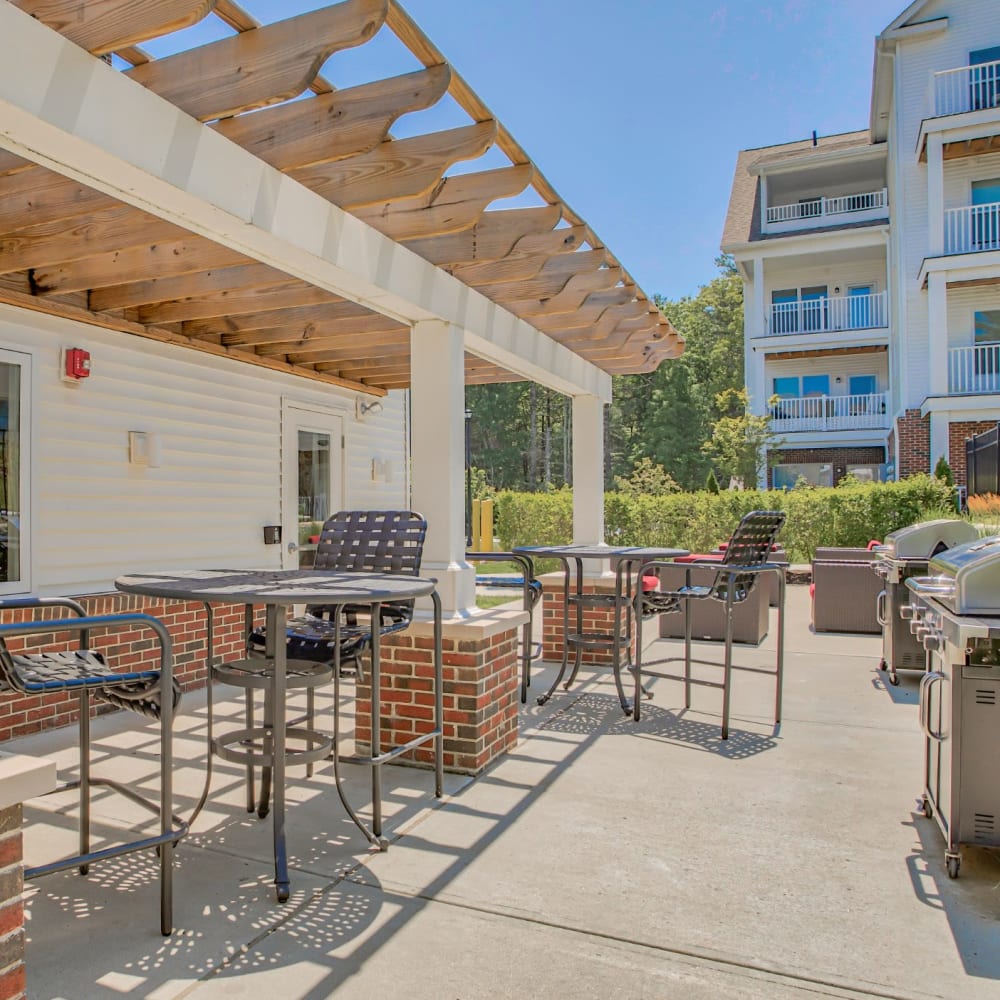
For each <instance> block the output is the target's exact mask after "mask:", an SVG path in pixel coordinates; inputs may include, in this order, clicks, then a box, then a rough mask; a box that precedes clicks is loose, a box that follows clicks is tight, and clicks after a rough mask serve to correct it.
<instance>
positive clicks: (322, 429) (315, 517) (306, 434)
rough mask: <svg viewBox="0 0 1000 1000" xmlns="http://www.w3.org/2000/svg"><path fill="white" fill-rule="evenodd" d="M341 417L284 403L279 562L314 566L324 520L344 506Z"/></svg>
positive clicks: (296, 565)
mask: <svg viewBox="0 0 1000 1000" xmlns="http://www.w3.org/2000/svg"><path fill="white" fill-rule="evenodd" d="M343 434H344V431H343V419H342V418H341V417H339V416H337V415H335V414H332V413H328V412H325V411H323V410H313V409H308V408H305V407H299V406H294V405H292V404H286V405H285V406H284V407H283V410H282V491H281V493H282V516H281V531H282V540H283V541H284V543H285V544H284V545H283V546H282V566H283V568H285V569H299V568H305V567H309V566H312V564H313V560H314V559H315V557H316V543H317V542H318V541H319V534H320V531H321V530H322V527H323V522H324V521H325V520H326V519H327V518H328V517H329V516H330V515H331V514H333V513H335V512H336V511H338V510H340V509H341V508H342V507H343V505H344V497H343V455H344V447H343V440H344V438H343Z"/></svg>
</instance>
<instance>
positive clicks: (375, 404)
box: [357, 396, 382, 420]
mask: <svg viewBox="0 0 1000 1000" xmlns="http://www.w3.org/2000/svg"><path fill="white" fill-rule="evenodd" d="M381 412H382V402H381V400H378V399H373V400H372V401H371V402H370V403H366V402H365V401H364V400H363V399H362V398H361V397H360V396H359V397H358V409H357V413H358V420H364V418H365V417H367V416H368V414H370V413H373V414H374V413H381Z"/></svg>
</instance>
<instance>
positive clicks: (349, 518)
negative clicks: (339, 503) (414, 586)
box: [314, 510, 427, 576]
mask: <svg viewBox="0 0 1000 1000" xmlns="http://www.w3.org/2000/svg"><path fill="white" fill-rule="evenodd" d="M426 535H427V522H426V521H425V520H424V519H423V518H422V517H421V516H420V515H419V514H415V513H414V512H413V511H411V510H342V511H338V512H337V513H336V514H334V515H332V516H331V517H330V518H328V520H327V521H326V523H325V524H324V525H323V531H322V534H320V536H319V544H318V545H317V547H316V562H315V563H314V565H315V567H316V569H329V570H341V571H344V572H353V573H402V574H405V575H409V576H417V575H418V574H419V573H420V560H421V558H422V556H423V551H424V538H425V537H426Z"/></svg>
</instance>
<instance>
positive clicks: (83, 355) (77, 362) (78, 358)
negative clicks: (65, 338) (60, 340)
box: [64, 347, 90, 379]
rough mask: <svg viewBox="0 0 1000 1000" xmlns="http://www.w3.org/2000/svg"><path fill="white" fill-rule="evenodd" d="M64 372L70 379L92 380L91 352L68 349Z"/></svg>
mask: <svg viewBox="0 0 1000 1000" xmlns="http://www.w3.org/2000/svg"><path fill="white" fill-rule="evenodd" d="M64 371H65V377H66V378H68V379H81V378H90V351H84V350H81V349H80V348H79V347H67V348H66V367H65V369H64Z"/></svg>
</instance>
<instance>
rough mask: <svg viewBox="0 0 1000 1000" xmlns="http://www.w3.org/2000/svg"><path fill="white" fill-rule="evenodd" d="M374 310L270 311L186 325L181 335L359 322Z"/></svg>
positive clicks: (340, 306)
mask: <svg viewBox="0 0 1000 1000" xmlns="http://www.w3.org/2000/svg"><path fill="white" fill-rule="evenodd" d="M370 315H371V310H369V309H366V308H365V307H364V306H359V305H358V304H357V303H356V302H347V301H345V300H343V299H341V300H339V301H336V300H335V301H329V302H324V303H323V304H321V305H308V306H300V307H298V308H290V309H283V310H282V311H281V316H280V317H276V316H275V314H274V313H273V312H271V311H270V310H266V309H265V310H263V311H260V312H253V313H245V314H244V315H242V316H214V317H210V318H208V319H193V320H190V321H188V322H185V323H184V324H183V326H182V330H181V332H182V333H183V334H184V336H186V337H200V336H204V335H206V334H215V333H244V332H246V331H248V330H264V329H268V328H270V327H273V326H277V325H284V324H287V325H289V326H293V325H299V326H304V325H305V324H307V323H310V324H312V323H322V322H324V321H333V320H340V319H356V318H360V317H364V316H370Z"/></svg>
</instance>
